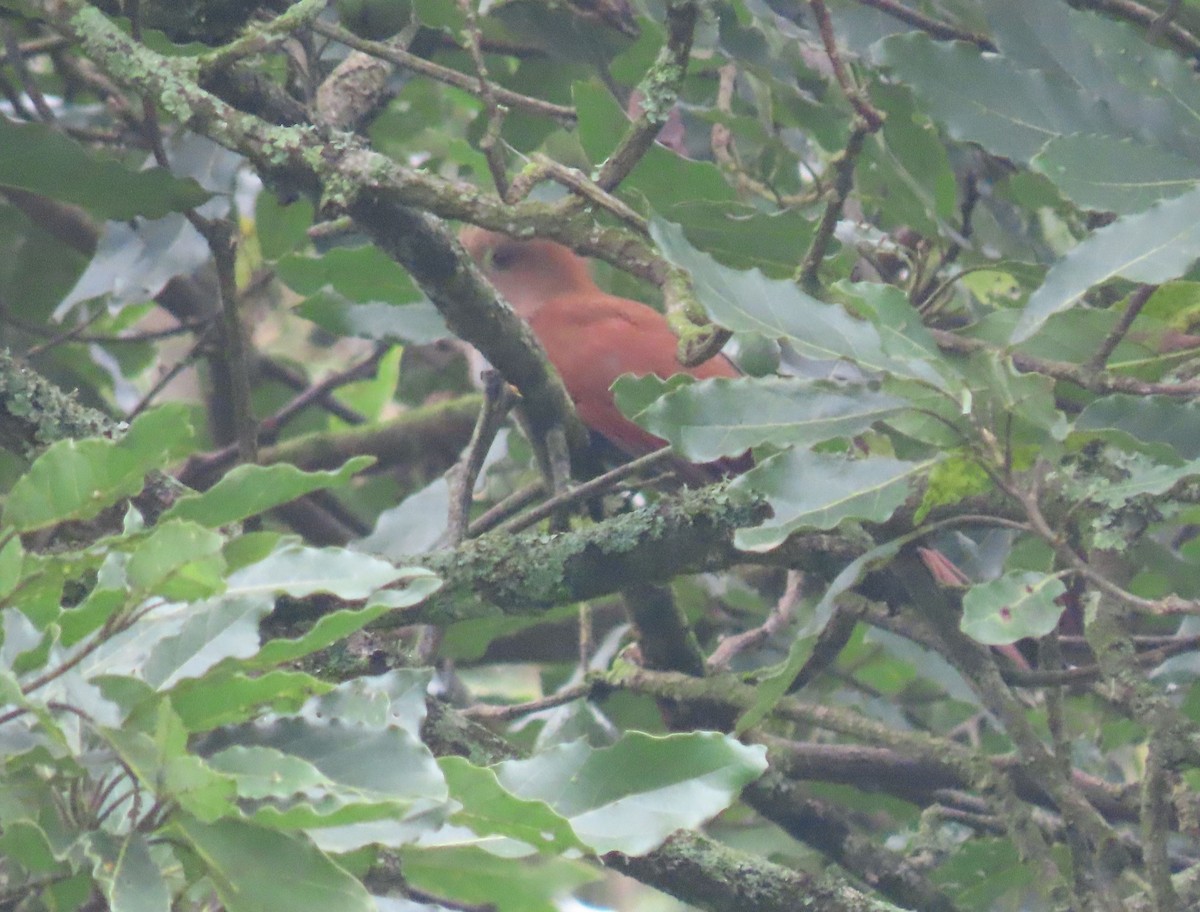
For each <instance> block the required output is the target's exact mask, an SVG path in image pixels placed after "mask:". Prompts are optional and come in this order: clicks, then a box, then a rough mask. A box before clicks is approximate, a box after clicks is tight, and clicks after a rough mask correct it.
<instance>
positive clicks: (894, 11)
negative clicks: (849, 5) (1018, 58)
mask: <svg viewBox="0 0 1200 912" xmlns="http://www.w3.org/2000/svg"><path fill="white" fill-rule="evenodd" d="M858 2H859V3H861V4H862V5H863V6H869V7H871V8H872V9H877V10H879V11H880V12H884V13H887V14H888V15H889V16H892V17H894V18H896V19H899V20H900V21H901V22H904V23H907V24H908V25H913V26H916V27H917V28H919V29H920V30H921V31H923V32H925V33H926V34H927V35H929V36H930V37H931V38H937V39H938V40H939V41H967V42H969V43H971V44H973V45H975V47H977V48H979V49H980V50H981V51H994V50H996V45H994V44H992V42H991V40H989V39H988V38H986V37H984V36H983V35H976V34H975V33H974V32H969V31H967V30H966V29H960V28H958V27H956V26H953V25H950V24H949V23H947V22H941V21H940V20H938V19H934V18H933V17H932V16H926V15H925V14H924V13H921V12H918V11H917V10H915V9H910V8H909V7H907V6H904V5H903V4H901V3H900V2H898V0H858Z"/></svg>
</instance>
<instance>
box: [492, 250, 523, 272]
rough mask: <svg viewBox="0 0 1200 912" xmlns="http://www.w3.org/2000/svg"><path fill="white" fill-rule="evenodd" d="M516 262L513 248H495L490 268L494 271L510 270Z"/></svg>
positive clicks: (515, 251) (515, 252)
mask: <svg viewBox="0 0 1200 912" xmlns="http://www.w3.org/2000/svg"><path fill="white" fill-rule="evenodd" d="M516 262H517V250H516V248H515V247H511V246H505V247H497V248H496V249H495V250H493V251H492V256H491V267H492V269H496V270H505V269H511V268H512V267H513V265H514V264H515V263H516Z"/></svg>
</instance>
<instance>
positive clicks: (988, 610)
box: [961, 571, 1067, 646]
mask: <svg viewBox="0 0 1200 912" xmlns="http://www.w3.org/2000/svg"><path fill="white" fill-rule="evenodd" d="M1066 589H1067V587H1066V586H1065V585H1063V582H1062V580H1060V579H1059V578H1058V577H1056V576H1048V575H1046V574H1044V573H1029V572H1025V571H1012V572H1009V573H1006V574H1004V576H1002V577H1000V578H999V579H995V580H992V581H991V582H988V583H980V584H979V585H978V586H972V587H971V588H970V589H968V590H967V593H966V595H964V596H963V618H962V624H961V627H962V632H963V633H965V634H966V635H967V636H969V637H971V638H972V639H975V640H978V641H979V642H980V643H985V644H987V645H989V646H1000V645H1005V644H1008V643H1015V642H1016V641H1017V640H1020V639H1023V638H1025V637H1040V636H1045V635H1046V634H1047V633H1049V632H1050V631H1051V630H1053V629H1054V628H1055V626H1056V625H1057V624H1058V619H1059V617H1061V615H1062V613H1063V606H1062V605H1059V604H1057V603H1056V602H1055V599H1057V598H1058V597H1059V596H1060V595H1062V594H1063V593H1064V592H1066Z"/></svg>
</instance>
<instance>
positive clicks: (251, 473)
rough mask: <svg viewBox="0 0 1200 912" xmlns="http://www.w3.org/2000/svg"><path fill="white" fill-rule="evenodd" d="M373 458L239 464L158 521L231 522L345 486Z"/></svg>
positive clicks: (212, 526) (181, 500)
mask: <svg viewBox="0 0 1200 912" xmlns="http://www.w3.org/2000/svg"><path fill="white" fill-rule="evenodd" d="M374 462H375V460H374V458H373V457H371V456H356V457H354V458H353V459H351V460H349V461H348V462H347V463H346V464H345V465H343V466H342V467H341V468H340V469H335V470H333V471H329V472H305V471H303V470H302V469H298V468H296V466H294V465H291V464H289V463H277V464H275V465H269V466H259V465H240V466H237V467H236V468H234V469H232V470H230V471H229V472H228V473H227V474H226V475H224V476H223V477H222V478H221V480H220V481H218V482H217V483H216V484H215V485H213V486H212V487H211V488H209V489H208V490H207V491H205V492H204V493H203V494H194V495H190V496H187V497H182V498H180V499H179V500H177V501H176V502H175V504H174V505H173V506H172V507H171V508H170V509H169V510H168V511H167V512H166V513H164V514H163V515H162V517H161V518H160V520H159V522H160V523H162V522H165V521H169V520H172V519H188V520H192V521H193V522H198V523H200V524H201V525H203V526H208V527H209V528H217V527H220V526H225V525H229V524H230V523H235V522H238V521H239V520H243V519H246V518H247V517H249V516H257V515H258V514H260V513H265V512H266V511H267V510H269V509H271V508H272V507H276V506H279V505H280V504H285V503H288V502H290V501H292V500H295V499H296V498H297V497H302V496H303V495H305V494H309V493H311V492H313V491H321V490H325V489H327V488H337V487H342V486H344V485H346V484H348V483H349V481H350V479H351V478H352V477H353V476H355V475H357V474H358V473H359V472H361V471H362V470H363V469H365V468H366V467H367V466H369V465H371V464H372V463H374Z"/></svg>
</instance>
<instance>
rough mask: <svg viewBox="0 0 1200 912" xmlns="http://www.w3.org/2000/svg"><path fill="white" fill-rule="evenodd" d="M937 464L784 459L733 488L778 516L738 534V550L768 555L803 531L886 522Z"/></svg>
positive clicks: (802, 454) (810, 456) (810, 455)
mask: <svg viewBox="0 0 1200 912" xmlns="http://www.w3.org/2000/svg"><path fill="white" fill-rule="evenodd" d="M935 462H936V460H926V461H923V462H902V461H901V460H898V459H891V458H887V457H881V456H872V457H870V458H868V459H850V458H847V457H845V456H834V455H830V454H827V453H814V452H812V451H809V450H788V451H786V452H783V453H779V454H777V455H775V456H772V457H770V458H769V459H766V460H764V461H763V462H761V463H759V464H758V465H756V466H755V467H754V468H753V469H751V470H750V471H749V472H747V473H745V474H744V475H742V476H740V477H738V478H737V479H735V480H734V482H733V487H734V488H738V489H743V490H747V491H752V492H754V493H757V494H760V495H762V496H764V497H766V498H767V500H768V501H770V503H771V506H772V507H773V508H774V510H775V515H774V516H772V517H771V518H770V519H768V520H767V521H766V522H764V523H763V524H762V525H759V526H755V527H754V528H752V529H739V530H738V531H737V533H736V535H735V536H734V544H736V545H737V547H739V548H741V549H742V550H745V551H769V550H771V549H772V548H774V547H776V546H777V545H779V544H780V543H781V542H783V541H784V540H785V539H786V538H787V537H788V536H789V535H791V534H792V533H793V532H795V531H797V530H799V529H832V528H834V527H835V526H837V525H838V524H839V523H841V522H843V521H844V520H847V519H861V520H866V521H868V522H883V521H884V520H886V519H887V518H888V517H889V516H891V515H892V513H893V512H894V511H895V510H896V508H897V507H899V506H900V505H901V504H902V503H904V500H905V498H906V497H907V496H908V492H909V490H910V488H911V486H912V483H913V482H914V481H915V480H916V479H917V478H919V477H920V476H921V475H923V474H925V473H926V472H928V471H929V469H930V468H931V467H932V466H933V465H934V464H935Z"/></svg>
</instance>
